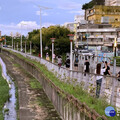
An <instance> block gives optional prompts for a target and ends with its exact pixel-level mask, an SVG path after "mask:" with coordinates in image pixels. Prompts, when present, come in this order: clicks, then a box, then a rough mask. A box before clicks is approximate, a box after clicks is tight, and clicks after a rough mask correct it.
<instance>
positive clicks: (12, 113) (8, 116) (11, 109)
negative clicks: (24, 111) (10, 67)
mask: <svg viewBox="0 0 120 120" xmlns="http://www.w3.org/2000/svg"><path fill="white" fill-rule="evenodd" d="M0 64H1V66H2V76H3V78H4V79H5V80H6V81H7V83H8V85H9V88H10V89H9V96H10V98H9V100H8V101H7V102H6V103H5V105H4V108H3V114H4V120H16V119H17V113H16V97H15V84H14V82H13V81H12V78H11V77H10V76H9V75H8V74H7V70H6V65H5V63H4V62H3V60H2V59H1V58H0ZM5 110H6V111H7V112H4V111H5Z"/></svg>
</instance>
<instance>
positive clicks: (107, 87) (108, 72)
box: [104, 61, 111, 89]
mask: <svg viewBox="0 0 120 120" xmlns="http://www.w3.org/2000/svg"><path fill="white" fill-rule="evenodd" d="M104 68H106V70H105V72H104V75H106V89H109V87H110V82H111V79H110V77H108V76H110V75H111V72H110V67H109V65H108V62H107V61H105V67H104Z"/></svg>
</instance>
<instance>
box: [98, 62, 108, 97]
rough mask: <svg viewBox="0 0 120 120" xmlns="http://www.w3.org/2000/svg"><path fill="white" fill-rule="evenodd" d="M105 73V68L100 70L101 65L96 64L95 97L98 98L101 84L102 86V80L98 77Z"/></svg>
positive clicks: (101, 77)
mask: <svg viewBox="0 0 120 120" xmlns="http://www.w3.org/2000/svg"><path fill="white" fill-rule="evenodd" d="M105 71H106V67H105V68H102V67H101V64H100V63H98V64H97V67H96V74H97V76H96V97H97V98H99V96H100V91H101V84H102V79H103V76H100V75H104V72H105Z"/></svg>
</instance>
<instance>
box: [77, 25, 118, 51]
mask: <svg viewBox="0 0 120 120" xmlns="http://www.w3.org/2000/svg"><path fill="white" fill-rule="evenodd" d="M118 33H120V29H117V28H112V26H111V25H108V24H103V25H102V24H99V25H98V24H90V23H89V24H86V25H82V24H79V25H78V26H77V44H78V45H84V46H87V44H88V46H89V47H90V46H106V47H108V48H109V51H112V50H113V43H114V39H115V38H116V37H117V36H118ZM118 47H119V48H120V36H119V37H118Z"/></svg>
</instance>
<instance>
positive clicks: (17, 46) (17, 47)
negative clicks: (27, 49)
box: [17, 42, 18, 51]
mask: <svg viewBox="0 0 120 120" xmlns="http://www.w3.org/2000/svg"><path fill="white" fill-rule="evenodd" d="M17 51H18V42H17Z"/></svg>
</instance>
